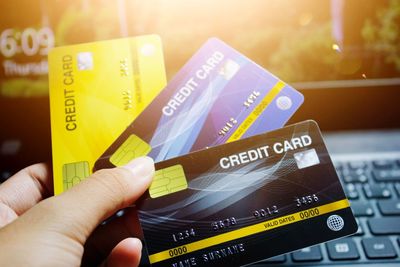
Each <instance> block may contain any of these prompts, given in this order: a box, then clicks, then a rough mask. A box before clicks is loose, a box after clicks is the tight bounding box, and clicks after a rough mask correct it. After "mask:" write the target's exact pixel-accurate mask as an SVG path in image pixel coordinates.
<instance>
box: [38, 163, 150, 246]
mask: <svg viewBox="0 0 400 267" xmlns="http://www.w3.org/2000/svg"><path fill="white" fill-rule="evenodd" d="M153 175H154V161H153V160H152V159H151V158H149V157H141V158H137V159H135V160H133V161H131V162H129V163H128V164H127V165H125V166H123V167H118V168H114V169H104V170H100V171H97V172H96V173H94V174H93V175H91V176H90V177H88V178H87V179H85V180H83V181H82V182H81V183H79V184H78V185H76V186H74V187H73V188H71V189H70V190H68V191H67V192H65V193H63V194H61V195H59V196H56V197H53V198H51V199H48V200H49V201H47V203H43V204H44V206H47V208H49V209H50V210H48V211H46V207H45V209H44V210H45V211H44V212H42V211H41V212H42V213H48V212H50V213H51V218H52V220H49V221H48V223H51V224H52V226H55V227H56V230H58V231H59V232H61V233H63V234H65V235H67V236H69V237H72V238H74V239H75V240H77V241H79V242H80V243H81V244H84V243H85V241H86V239H87V238H88V237H89V235H90V234H91V233H92V232H93V230H94V229H95V228H96V227H97V226H98V225H99V224H100V223H101V222H102V221H103V220H105V219H106V218H108V217H109V216H111V215H112V214H114V213H115V212H116V211H118V210H119V209H122V208H125V207H127V206H129V205H131V204H132V203H134V202H135V201H136V200H137V199H138V198H139V197H140V196H141V195H142V194H143V193H144V192H145V191H146V190H147V188H148V187H149V186H150V183H151V181H152V178H153ZM43 202H46V201H43ZM38 206H40V205H38ZM38 208H40V207H38ZM46 217H47V216H46ZM50 221H51V222H50ZM53 229H54V228H53Z"/></svg>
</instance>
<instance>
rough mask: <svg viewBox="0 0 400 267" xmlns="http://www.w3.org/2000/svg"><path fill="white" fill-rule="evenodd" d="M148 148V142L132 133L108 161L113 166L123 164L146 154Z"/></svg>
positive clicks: (148, 150)
mask: <svg viewBox="0 0 400 267" xmlns="http://www.w3.org/2000/svg"><path fill="white" fill-rule="evenodd" d="M150 150H151V146H150V145H149V144H148V143H146V142H145V141H143V140H142V139H140V138H139V137H138V136H137V135H134V134H132V135H130V136H129V137H128V139H126V140H125V142H124V143H123V144H122V145H121V146H120V147H119V148H118V149H117V150H116V151H115V153H114V154H113V155H112V156H111V157H110V162H111V163H112V164H114V165H115V166H123V165H125V164H127V163H128V162H129V161H131V160H133V159H135V158H138V157H141V156H146V155H147V154H148V153H149V152H150Z"/></svg>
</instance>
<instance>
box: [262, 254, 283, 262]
mask: <svg viewBox="0 0 400 267" xmlns="http://www.w3.org/2000/svg"><path fill="white" fill-rule="evenodd" d="M285 261H286V255H279V256H275V257H272V258H269V259H266V260H263V261H262V263H283V262H285Z"/></svg>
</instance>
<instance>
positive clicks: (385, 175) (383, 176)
mask: <svg viewBox="0 0 400 267" xmlns="http://www.w3.org/2000/svg"><path fill="white" fill-rule="evenodd" d="M372 173H373V175H374V177H375V180H377V181H378V182H396V181H397V182H400V169H393V170H374V171H373V172H372Z"/></svg>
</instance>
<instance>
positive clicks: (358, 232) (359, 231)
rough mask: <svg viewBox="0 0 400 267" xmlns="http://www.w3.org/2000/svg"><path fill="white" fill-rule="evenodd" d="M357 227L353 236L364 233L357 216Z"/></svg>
mask: <svg viewBox="0 0 400 267" xmlns="http://www.w3.org/2000/svg"><path fill="white" fill-rule="evenodd" d="M356 221H357V225H358V229H357V232H356V233H355V234H354V235H355V236H360V235H364V228H363V226H362V224H361V222H360V220H359V219H358V218H356Z"/></svg>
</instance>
